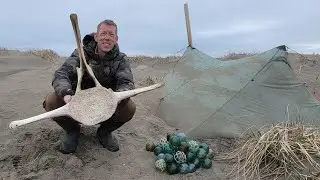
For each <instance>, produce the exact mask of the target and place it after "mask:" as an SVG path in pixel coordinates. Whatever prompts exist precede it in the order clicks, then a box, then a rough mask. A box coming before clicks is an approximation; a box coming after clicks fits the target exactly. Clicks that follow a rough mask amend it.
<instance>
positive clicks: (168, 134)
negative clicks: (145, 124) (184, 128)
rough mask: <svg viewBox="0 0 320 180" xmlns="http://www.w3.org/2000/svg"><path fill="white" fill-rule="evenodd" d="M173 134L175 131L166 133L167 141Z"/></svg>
mask: <svg viewBox="0 0 320 180" xmlns="http://www.w3.org/2000/svg"><path fill="white" fill-rule="evenodd" d="M174 135H175V133H173V132H170V133H167V141H169V140H170V138H171V136H174Z"/></svg>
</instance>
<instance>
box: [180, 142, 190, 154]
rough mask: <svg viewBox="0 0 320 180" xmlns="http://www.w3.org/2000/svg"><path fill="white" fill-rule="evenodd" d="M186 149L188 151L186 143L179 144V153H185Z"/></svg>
mask: <svg viewBox="0 0 320 180" xmlns="http://www.w3.org/2000/svg"><path fill="white" fill-rule="evenodd" d="M188 149H189V144H188V143H187V142H181V144H180V146H179V148H178V150H179V151H182V152H184V153H187V152H188Z"/></svg>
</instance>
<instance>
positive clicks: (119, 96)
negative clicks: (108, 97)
mask: <svg viewBox="0 0 320 180" xmlns="http://www.w3.org/2000/svg"><path fill="white" fill-rule="evenodd" d="M163 85H164V83H162V82H161V83H157V84H153V85H151V86H147V87H142V88H137V89H133V90H128V91H122V92H114V93H115V95H116V97H117V100H118V102H120V101H121V100H123V99H126V98H129V97H132V96H135V95H137V94H140V93H143V92H147V91H151V90H154V89H157V88H160V87H161V86H163Z"/></svg>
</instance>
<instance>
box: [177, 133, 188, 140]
mask: <svg viewBox="0 0 320 180" xmlns="http://www.w3.org/2000/svg"><path fill="white" fill-rule="evenodd" d="M176 136H177V137H178V138H179V140H180V142H187V136H186V134H185V133H181V132H180V133H177V134H176Z"/></svg>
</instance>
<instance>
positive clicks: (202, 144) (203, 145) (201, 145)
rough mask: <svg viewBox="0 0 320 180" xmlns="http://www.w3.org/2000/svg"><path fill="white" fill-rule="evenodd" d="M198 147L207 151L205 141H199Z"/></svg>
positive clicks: (207, 147)
mask: <svg viewBox="0 0 320 180" xmlns="http://www.w3.org/2000/svg"><path fill="white" fill-rule="evenodd" d="M199 148H202V149H204V150H205V151H206V153H208V152H209V146H208V145H207V144H206V143H200V144H199Z"/></svg>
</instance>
